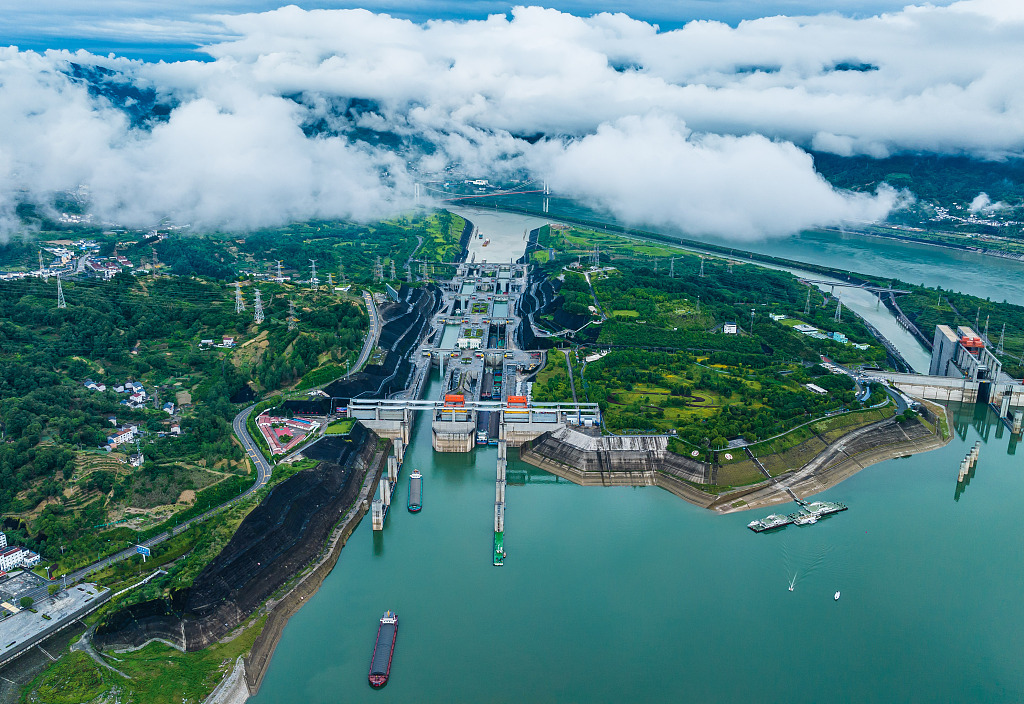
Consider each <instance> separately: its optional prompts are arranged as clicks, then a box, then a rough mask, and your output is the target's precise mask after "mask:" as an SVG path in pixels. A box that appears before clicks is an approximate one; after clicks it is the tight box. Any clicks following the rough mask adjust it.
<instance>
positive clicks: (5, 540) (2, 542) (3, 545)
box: [0, 533, 7, 548]
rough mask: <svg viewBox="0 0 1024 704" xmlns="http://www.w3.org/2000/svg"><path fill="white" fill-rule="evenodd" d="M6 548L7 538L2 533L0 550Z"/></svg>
mask: <svg viewBox="0 0 1024 704" xmlns="http://www.w3.org/2000/svg"><path fill="white" fill-rule="evenodd" d="M5 547H7V536H6V535H4V534H3V533H0V548H5Z"/></svg>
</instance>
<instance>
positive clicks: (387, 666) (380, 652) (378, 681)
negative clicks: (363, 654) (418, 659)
mask: <svg viewBox="0 0 1024 704" xmlns="http://www.w3.org/2000/svg"><path fill="white" fill-rule="evenodd" d="M397 638H398V616H397V615H396V614H394V613H393V612H391V611H385V612H384V615H383V616H381V617H380V626H378V628H377V643H376V644H375V645H374V646H373V657H371V658H370V686H372V687H375V688H377V687H383V686H384V685H386V684H387V683H388V676H389V675H390V674H391V656H392V655H394V654H395V640H397Z"/></svg>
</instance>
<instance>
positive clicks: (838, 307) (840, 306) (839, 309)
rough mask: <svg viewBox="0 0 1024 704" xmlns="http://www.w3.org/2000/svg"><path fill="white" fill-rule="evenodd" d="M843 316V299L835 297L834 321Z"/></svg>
mask: <svg viewBox="0 0 1024 704" xmlns="http://www.w3.org/2000/svg"><path fill="white" fill-rule="evenodd" d="M842 317H843V300H842V298H840V297H836V317H835V321H836V322H837V323H838V322H839V321H840V320H841V319H842Z"/></svg>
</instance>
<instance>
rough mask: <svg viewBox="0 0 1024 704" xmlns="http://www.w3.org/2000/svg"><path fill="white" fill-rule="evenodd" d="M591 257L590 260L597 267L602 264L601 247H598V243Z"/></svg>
mask: <svg viewBox="0 0 1024 704" xmlns="http://www.w3.org/2000/svg"><path fill="white" fill-rule="evenodd" d="M591 257H592V259H591V260H590V261H591V264H592V265H593V267H594V268H595V269H596V268H598V267H599V266H601V248H600V247H598V246H597V245H596V244H595V245H594V253H593V254H592V255H591Z"/></svg>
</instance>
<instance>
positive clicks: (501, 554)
mask: <svg viewBox="0 0 1024 704" xmlns="http://www.w3.org/2000/svg"><path fill="white" fill-rule="evenodd" d="M504 564H505V531H501V530H496V531H494V566H495V567H501V566H502V565H504Z"/></svg>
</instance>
